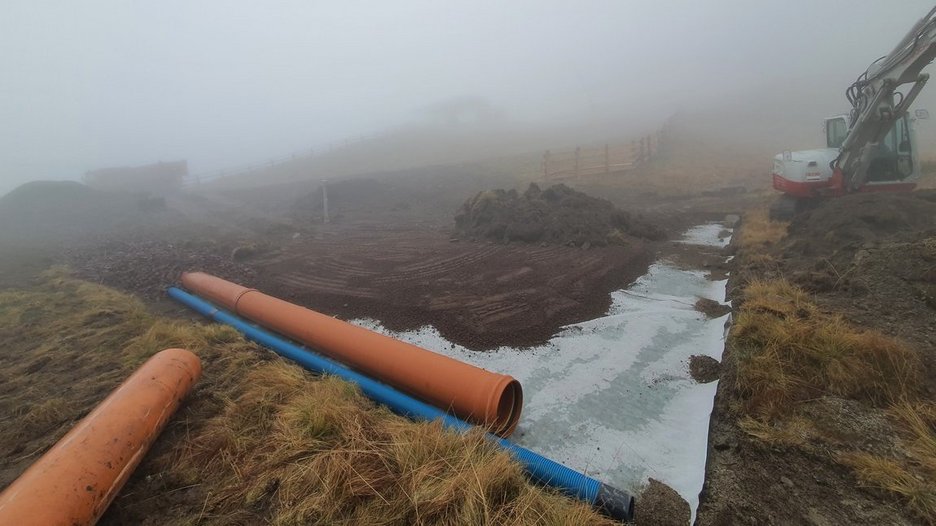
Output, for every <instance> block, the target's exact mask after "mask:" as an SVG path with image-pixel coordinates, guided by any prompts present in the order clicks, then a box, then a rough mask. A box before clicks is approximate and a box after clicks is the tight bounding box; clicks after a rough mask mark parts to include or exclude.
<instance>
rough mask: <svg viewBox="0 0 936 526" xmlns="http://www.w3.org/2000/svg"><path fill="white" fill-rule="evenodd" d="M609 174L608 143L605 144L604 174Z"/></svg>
mask: <svg viewBox="0 0 936 526" xmlns="http://www.w3.org/2000/svg"><path fill="white" fill-rule="evenodd" d="M609 173H611V158H610V157H609V156H608V143H605V174H609Z"/></svg>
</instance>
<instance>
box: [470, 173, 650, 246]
mask: <svg viewBox="0 0 936 526" xmlns="http://www.w3.org/2000/svg"><path fill="white" fill-rule="evenodd" d="M455 228H456V230H457V232H458V233H459V234H460V235H462V236H464V237H468V238H475V239H478V238H480V239H488V240H491V241H496V242H504V243H508V242H513V241H519V242H526V243H548V244H558V245H568V246H581V247H583V248H588V247H593V246H599V247H600V246H606V245H627V244H628V242H629V238H630V237H632V236H633V237H639V238H644V239H649V240H660V239H663V237H664V233H663V230H662V229H661V228H659V227H658V226H656V225H653V224H651V223H649V222H647V221H645V220H643V219H641V218H639V217H635V216H632V215H631V214H629V213H627V212H625V211H623V210H620V209H618V208H616V207H615V206H614V205H613V204H611V202H610V201H606V200H604V199H598V198H595V197H591V196H589V195H587V194H583V193H582V192H577V191H575V190H573V189H571V188H569V187H568V186H566V185H564V184H558V185H554V186H551V187H549V188H546V189H545V190H541V189H540V187H539V186H538V185H537V184H536V183H531V184H530V186H529V188H527V190H526V191H525V192H523V194H519V193H518V192H517V191H516V190H509V191H507V190H489V191H486V192H480V193H478V194H477V195H476V196H474V197H472V198H471V199H468V200H467V201H465V203H464V204H463V205H462V206H461V208H460V209H459V211H458V213H457V214H456V216H455Z"/></svg>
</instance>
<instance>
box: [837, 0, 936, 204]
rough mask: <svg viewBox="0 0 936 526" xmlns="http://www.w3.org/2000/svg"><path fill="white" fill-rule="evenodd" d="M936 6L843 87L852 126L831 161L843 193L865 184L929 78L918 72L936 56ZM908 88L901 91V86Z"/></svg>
mask: <svg viewBox="0 0 936 526" xmlns="http://www.w3.org/2000/svg"><path fill="white" fill-rule="evenodd" d="M934 15H936V7H934V8H933V9H931V10H930V11H929V13H927V14H926V16H924V17H923V18H921V19H920V20H919V21H918V22H917V23H916V24H915V25H914V26H913V28H912V29H911V30H910V31H909V32H908V33H907V35H906V36H905V37H904V38H903V39H902V40H901V41H900V43H899V44H897V46H896V47H895V48H894V49H893V51H891V52H890V53H889V54H887V55H886V56H884V57H881V58H880V59H878V60H876V61H875V62H874V63H873V64H872V65H871V66H870V67H869V68H868V69H867V70H866V71H865V72H864V73H862V74H861V76H859V77H858V79H857V80H856V81H855V82H854V83H853V84H852V85H851V86H850V87H849V88H848V90H847V91H846V96H847V97H848V100H849V102H850V103H851V105H852V109H851V113H850V117H851V118H850V119H849V120H850V122H851V127H850V129H849V132H848V136H847V137H846V138H845V141H844V143H842V146H841V151H840V153H839V155H838V157H837V158H836V160H835V161H834V162H833V166H832V168H833V170H835V171H836V172H837V173H840V174H841V176H842V179H843V185H844V190H846V191H854V190H857V189H858V188H860V187H861V186H862V185H864V183H865V182H866V181H867V176H868V167H869V166H870V165H871V162H872V160H873V158H874V156H875V152H876V151H877V150H878V147H879V144H880V142H881V141H882V140H883V139H884V137H885V136H886V135H887V133H888V132H889V131H890V130H891V129H893V128H894V125H895V124H896V122H897V121H898V120H899V119H901V118H903V117H905V116H906V114H907V110H908V109H909V108H910V105H911V104H912V103H913V101H914V99H916V97H917V95H919V93H920V90H922V89H923V86H924V85H925V84H926V81H927V80H928V79H929V75H926V74H922V73H921V72H922V71H923V68H925V67H926V66H927V65H929V63H930V62H932V61H933V59H934V58H936V17H934ZM907 85H909V89H908V90H906V91H905V92H902V91H899V89H900V88H902V87H904V86H907Z"/></svg>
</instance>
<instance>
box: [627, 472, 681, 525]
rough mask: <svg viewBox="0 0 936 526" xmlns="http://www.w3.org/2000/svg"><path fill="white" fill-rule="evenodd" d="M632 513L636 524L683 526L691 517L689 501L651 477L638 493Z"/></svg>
mask: <svg viewBox="0 0 936 526" xmlns="http://www.w3.org/2000/svg"><path fill="white" fill-rule="evenodd" d="M634 515H635V521H634V523H635V524H636V525H637V526H685V525H687V524H689V519H690V518H691V517H692V515H691V510H690V509H689V503H688V502H686V500H685V499H683V498H682V497H680V496H679V493H676V490H674V489H673V488H671V487H669V486H667V485H666V484H663V483H662V482H660V481H659V480H656V479H653V478H651V479H650V481H649V483H648V484H647V487H646V488H644V490H643V491H642V492H641V493H640V497H639V498H638V499H637V505H636V508H635V510H634Z"/></svg>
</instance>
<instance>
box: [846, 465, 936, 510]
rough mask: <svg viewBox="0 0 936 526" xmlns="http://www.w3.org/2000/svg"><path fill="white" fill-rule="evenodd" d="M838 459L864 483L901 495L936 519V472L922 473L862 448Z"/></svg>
mask: <svg viewBox="0 0 936 526" xmlns="http://www.w3.org/2000/svg"><path fill="white" fill-rule="evenodd" d="M837 459H838V461H839V462H841V463H842V464H844V465H846V466H849V467H850V468H851V469H852V470H853V471H854V472H855V474H856V475H857V476H858V479H859V480H860V481H861V482H862V483H863V484H864V485H866V486H869V487H872V488H877V489H880V490H884V491H887V492H889V493H891V494H893V495H897V496H899V497H900V498H902V499H903V500H904V501H905V502H906V503H907V504H909V505H910V506H911V507H912V508H913V510H914V511H915V512H916V513H917V515H919V517H920V518H921V519H923V520H925V521H926V522H927V523H929V524H932V523H933V522H934V521H936V482H934V481H936V472H933V471H929V472H927V473H926V474H925V475H922V476H921V474H920V473H919V470H918V468H915V467H914V466H910V465H908V464H907V463H906V462H902V461H900V460H897V459H893V458H888V457H883V456H879V455H874V454H872V453H866V452H860V451H859V452H848V453H843V454H840V455H838V457H837ZM925 477H929V478H925Z"/></svg>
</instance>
